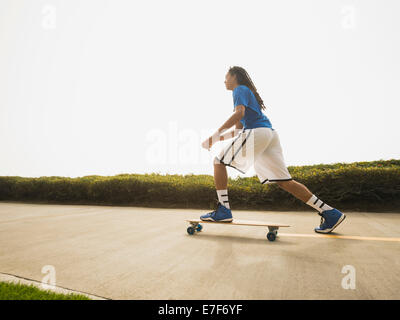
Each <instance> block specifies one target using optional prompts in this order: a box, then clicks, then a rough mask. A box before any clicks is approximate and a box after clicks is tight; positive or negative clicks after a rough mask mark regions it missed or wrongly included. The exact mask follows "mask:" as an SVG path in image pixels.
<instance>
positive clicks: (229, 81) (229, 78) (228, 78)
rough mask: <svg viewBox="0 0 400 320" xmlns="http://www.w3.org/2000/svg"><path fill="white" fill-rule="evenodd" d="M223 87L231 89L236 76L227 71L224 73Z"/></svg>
mask: <svg viewBox="0 0 400 320" xmlns="http://www.w3.org/2000/svg"><path fill="white" fill-rule="evenodd" d="M224 82H225V87H226V89H227V90H233V88H234V87H235V86H236V77H235V76H232V75H231V74H230V73H229V72H228V73H227V74H226V75H225V81H224Z"/></svg>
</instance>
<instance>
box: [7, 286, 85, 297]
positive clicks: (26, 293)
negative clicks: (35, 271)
mask: <svg viewBox="0 0 400 320" xmlns="http://www.w3.org/2000/svg"><path fill="white" fill-rule="evenodd" d="M0 300H91V299H89V298H88V297H86V296H84V295H80V294H74V293H71V294H62V293H55V292H52V291H50V290H42V289H39V288H37V287H35V286H34V285H25V284H21V283H12V282H0Z"/></svg>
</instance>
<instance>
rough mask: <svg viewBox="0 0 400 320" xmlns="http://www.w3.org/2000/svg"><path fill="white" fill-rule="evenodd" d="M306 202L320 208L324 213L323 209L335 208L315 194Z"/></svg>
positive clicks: (317, 208) (320, 211)
mask: <svg viewBox="0 0 400 320" xmlns="http://www.w3.org/2000/svg"><path fill="white" fill-rule="evenodd" d="M306 203H307V204H308V205H309V206H311V207H313V208H314V209H316V210H318V211H319V213H322V211H325V210H331V209H333V208H332V207H330V206H328V205H327V204H326V203H325V202H323V201H322V200H321V199H319V198H318V197H317V196H315V195H314V194H313V195H312V196H311V198H310V199H308V201H307V202H306Z"/></svg>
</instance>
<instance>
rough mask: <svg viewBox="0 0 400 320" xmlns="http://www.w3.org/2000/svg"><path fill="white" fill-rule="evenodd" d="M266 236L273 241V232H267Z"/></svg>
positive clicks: (274, 237)
mask: <svg viewBox="0 0 400 320" xmlns="http://www.w3.org/2000/svg"><path fill="white" fill-rule="evenodd" d="M267 238H268V240H269V241H275V239H276V233H275V232H268V233H267Z"/></svg>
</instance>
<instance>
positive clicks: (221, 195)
mask: <svg viewBox="0 0 400 320" xmlns="http://www.w3.org/2000/svg"><path fill="white" fill-rule="evenodd" d="M217 195H218V201H219V202H221V203H222V204H223V205H224V206H225V207H227V208H228V209H230V207H229V200H228V190H226V189H225V190H217Z"/></svg>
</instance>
